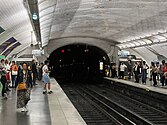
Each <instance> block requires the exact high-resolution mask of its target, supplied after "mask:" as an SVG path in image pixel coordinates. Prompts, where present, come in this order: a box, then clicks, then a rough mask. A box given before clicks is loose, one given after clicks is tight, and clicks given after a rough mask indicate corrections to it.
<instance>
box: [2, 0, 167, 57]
mask: <svg viewBox="0 0 167 125" xmlns="http://www.w3.org/2000/svg"><path fill="white" fill-rule="evenodd" d="M0 7H1V8H2V9H0V26H2V27H3V28H4V29H5V33H4V34H0V42H1V43H2V42H3V41H5V40H6V39H7V38H8V37H9V36H13V37H16V39H18V40H19V41H20V42H21V43H22V46H23V45H27V44H28V42H29V41H30V39H31V35H30V32H31V31H32V26H31V22H30V19H29V17H28V13H27V11H26V8H25V7H24V4H23V1H22V0H0ZM38 8H39V18H40V29H41V38H42V43H43V46H45V45H47V44H48V43H49V41H50V40H54V39H58V38H68V37H78V36H81V37H94V38H97V39H103V40H106V41H107V42H108V41H109V42H111V44H112V43H113V42H118V43H119V44H118V46H119V47H120V48H122V49H126V48H130V49H131V48H133V47H138V46H141V47H139V48H140V49H139V48H133V49H134V50H135V51H138V52H139V53H140V52H142V53H143V52H145V53H147V52H148V51H149V52H150V50H149V49H148V48H146V47H145V46H146V45H149V47H151V48H152V49H153V50H155V51H156V52H157V53H158V54H166V53H167V48H166V47H165V46H167V43H166V39H167V33H166V31H167V1H166V0H38ZM21 17H24V18H21ZM95 42H96V41H95ZM16 50H18V49H16ZM14 51H15V50H14ZM157 53H154V54H155V55H156V54H157ZM165 56H166V57H167V54H166V55H165Z"/></svg>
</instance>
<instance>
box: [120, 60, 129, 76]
mask: <svg viewBox="0 0 167 125" xmlns="http://www.w3.org/2000/svg"><path fill="white" fill-rule="evenodd" d="M126 68H127V66H126V65H125V64H124V63H123V62H122V63H121V65H120V78H121V79H124V72H125V69H126Z"/></svg>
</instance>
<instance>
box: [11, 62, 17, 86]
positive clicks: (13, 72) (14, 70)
mask: <svg viewBox="0 0 167 125" xmlns="http://www.w3.org/2000/svg"><path fill="white" fill-rule="evenodd" d="M10 71H11V77H12V88H15V83H16V77H17V75H18V67H17V65H16V63H15V61H12V65H11V67H10Z"/></svg>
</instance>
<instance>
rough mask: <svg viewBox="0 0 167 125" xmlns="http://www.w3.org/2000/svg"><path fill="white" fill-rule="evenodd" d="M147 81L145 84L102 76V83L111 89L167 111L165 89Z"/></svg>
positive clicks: (166, 90) (166, 93) (166, 92)
mask: <svg viewBox="0 0 167 125" xmlns="http://www.w3.org/2000/svg"><path fill="white" fill-rule="evenodd" d="M149 82H150V81H148V82H147V84H146V85H144V84H141V83H135V82H132V81H128V80H122V79H115V78H109V77H105V78H104V83H105V84H108V85H109V86H110V88H111V89H112V90H113V91H117V92H118V93H121V94H123V95H126V96H128V97H130V98H132V99H135V100H138V101H140V102H142V103H144V104H147V105H149V106H152V107H154V108H156V109H159V110H161V111H164V112H167V102H166V100H167V89H166V88H161V87H158V86H157V87H154V86H152V83H151V82H150V83H149Z"/></svg>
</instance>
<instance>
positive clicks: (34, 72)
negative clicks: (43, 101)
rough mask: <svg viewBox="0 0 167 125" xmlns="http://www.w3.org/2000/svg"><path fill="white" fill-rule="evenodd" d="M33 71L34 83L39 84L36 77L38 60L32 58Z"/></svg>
mask: <svg viewBox="0 0 167 125" xmlns="http://www.w3.org/2000/svg"><path fill="white" fill-rule="evenodd" d="M31 68H32V73H33V85H38V84H36V79H37V66H36V61H35V59H33V60H32V65H31Z"/></svg>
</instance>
